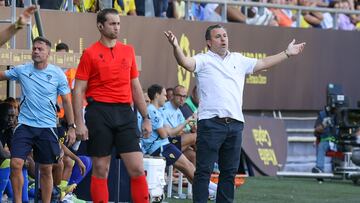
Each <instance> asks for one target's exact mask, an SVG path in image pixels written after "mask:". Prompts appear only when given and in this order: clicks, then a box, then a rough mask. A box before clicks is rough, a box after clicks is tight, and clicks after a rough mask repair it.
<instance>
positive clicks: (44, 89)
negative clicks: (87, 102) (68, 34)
mask: <svg viewBox="0 0 360 203" xmlns="http://www.w3.org/2000/svg"><path fill="white" fill-rule="evenodd" d="M50 48H51V43H50V41H49V40H47V39H45V38H43V37H37V38H35V39H34V40H33V50H32V60H33V62H34V63H27V64H24V65H19V66H16V67H15V68H13V69H10V70H7V71H5V72H1V73H0V80H17V81H19V83H20V86H21V95H22V96H21V102H20V115H19V119H18V126H17V127H16V128H15V131H14V135H13V138H12V141H11V145H12V146H11V149H10V154H11V163H10V167H11V183H12V187H13V191H14V201H15V202H21V192H22V186H23V183H24V179H23V176H22V168H23V165H24V160H25V159H26V157H27V156H28V154H29V153H30V152H31V150H32V149H33V152H34V160H35V161H36V162H38V163H40V186H41V191H42V193H41V197H42V200H43V202H50V199H51V192H52V188H53V178H52V164H53V163H56V162H57V159H58V157H59V155H60V146H59V143H58V137H57V133H56V108H55V104H56V98H57V96H58V94H60V95H61V96H62V100H63V105H64V109H65V115H66V119H67V122H68V123H69V126H68V127H69V131H68V139H69V145H72V144H73V143H74V142H75V130H74V116H73V110H72V106H71V102H70V89H69V87H68V84H67V81H66V77H65V74H64V73H63V71H62V70H61V69H60V68H59V67H57V66H54V65H52V64H48V58H49V56H50Z"/></svg>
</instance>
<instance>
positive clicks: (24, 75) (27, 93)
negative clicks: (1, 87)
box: [5, 63, 70, 128]
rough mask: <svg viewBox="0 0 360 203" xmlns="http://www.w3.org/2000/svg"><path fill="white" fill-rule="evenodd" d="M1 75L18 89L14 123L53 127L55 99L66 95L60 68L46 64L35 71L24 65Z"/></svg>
mask: <svg viewBox="0 0 360 203" xmlns="http://www.w3.org/2000/svg"><path fill="white" fill-rule="evenodd" d="M5 76H6V77H7V78H8V79H9V80H16V81H18V82H19V83H20V86H21V102H20V114H19V120H18V123H21V124H25V125H28V126H31V127H38V128H49V127H56V116H57V115H56V113H57V112H56V106H55V105H56V99H57V96H58V95H59V94H60V95H65V94H69V93H70V89H69V86H68V84H67V80H66V76H65V74H64V72H63V71H62V70H61V68H59V67H57V66H54V65H52V64H48V66H47V67H46V68H45V69H42V70H38V69H36V68H35V67H34V64H32V63H28V64H23V65H19V66H16V67H15V68H13V69H10V70H7V71H5Z"/></svg>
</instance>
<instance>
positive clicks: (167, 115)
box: [160, 101, 191, 132]
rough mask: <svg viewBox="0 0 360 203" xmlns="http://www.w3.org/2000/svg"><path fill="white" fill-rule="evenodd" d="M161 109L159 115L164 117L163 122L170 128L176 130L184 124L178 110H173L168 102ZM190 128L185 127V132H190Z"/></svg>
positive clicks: (182, 116)
mask: <svg viewBox="0 0 360 203" xmlns="http://www.w3.org/2000/svg"><path fill="white" fill-rule="evenodd" d="M160 109H161V113H162V114H163V116H164V122H165V124H166V125H169V126H170V127H171V128H176V127H177V126H179V125H181V124H182V123H184V122H185V118H184V115H183V114H182V112H181V110H180V109H179V108H174V106H173V105H172V104H171V102H170V101H167V102H166V103H165V104H164V106H163V107H162V108H160ZM190 129H191V128H190V126H188V125H186V128H185V131H186V132H189V131H190Z"/></svg>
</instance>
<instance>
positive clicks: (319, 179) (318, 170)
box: [311, 166, 324, 183]
mask: <svg viewBox="0 0 360 203" xmlns="http://www.w3.org/2000/svg"><path fill="white" fill-rule="evenodd" d="M311 172H312V173H323V171H322V170H321V169H319V168H318V167H316V166H315V167H314V168H312V169H311ZM316 180H317V181H319V183H322V182H324V179H322V178H316Z"/></svg>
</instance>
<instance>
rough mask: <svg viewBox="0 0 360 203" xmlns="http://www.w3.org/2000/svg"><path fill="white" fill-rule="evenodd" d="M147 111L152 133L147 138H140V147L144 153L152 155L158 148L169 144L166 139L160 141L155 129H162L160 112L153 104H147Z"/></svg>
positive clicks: (162, 120)
mask: <svg viewBox="0 0 360 203" xmlns="http://www.w3.org/2000/svg"><path fill="white" fill-rule="evenodd" d="M147 110H148V113H149V116H150V120H151V125H152V132H151V135H150V137H149V138H141V146H142V148H143V152H144V153H146V154H152V153H153V152H155V151H156V150H157V149H158V148H160V147H161V146H164V145H166V144H169V143H170V142H169V139H168V138H164V139H162V138H161V137H160V135H159V133H158V132H157V129H159V128H163V127H164V119H163V116H162V114H161V112H160V111H159V110H158V109H156V107H155V106H154V105H153V104H149V105H148V107H147Z"/></svg>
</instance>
